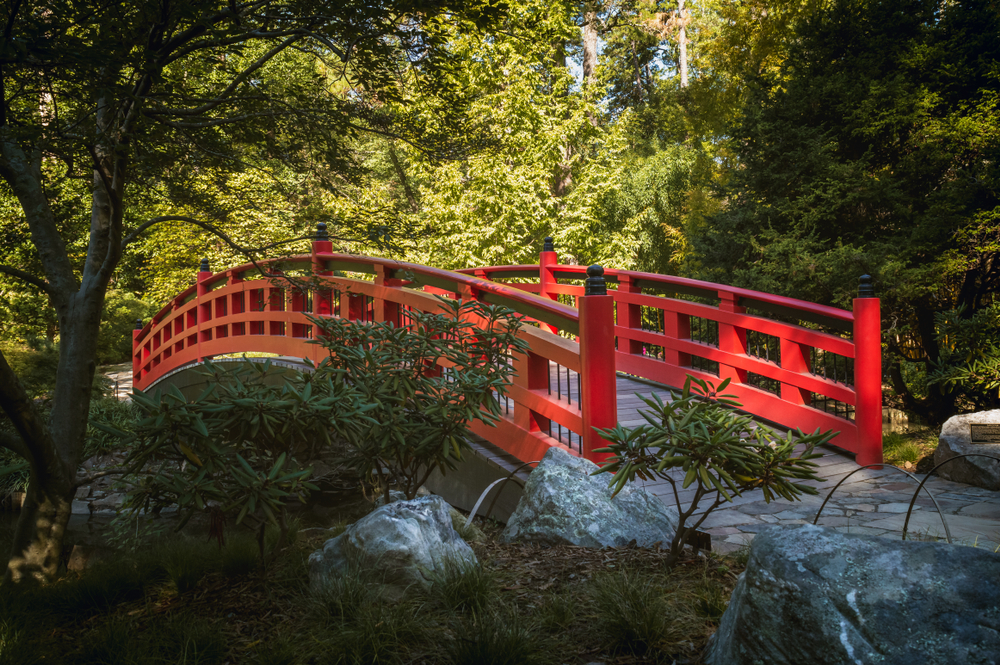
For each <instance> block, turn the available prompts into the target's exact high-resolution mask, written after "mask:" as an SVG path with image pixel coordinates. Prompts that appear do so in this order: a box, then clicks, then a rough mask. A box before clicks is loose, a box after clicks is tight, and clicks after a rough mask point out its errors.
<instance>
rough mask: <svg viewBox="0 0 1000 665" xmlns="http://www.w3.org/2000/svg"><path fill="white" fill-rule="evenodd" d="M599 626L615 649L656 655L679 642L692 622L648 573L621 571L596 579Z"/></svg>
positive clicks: (595, 595)
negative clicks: (663, 648)
mask: <svg viewBox="0 0 1000 665" xmlns="http://www.w3.org/2000/svg"><path fill="white" fill-rule="evenodd" d="M592 593H593V602H594V609H595V613H596V618H597V621H596V627H597V629H598V630H600V631H601V633H602V635H603V636H604V640H605V643H606V644H607V645H608V647H609V648H610V649H611V650H612V651H613V652H618V653H622V652H624V653H629V654H632V655H635V656H645V655H650V654H656V653H657V652H660V651H661V648H662V646H663V645H665V644H669V643H671V642H677V641H678V640H679V638H680V637H682V636H684V635H685V633H686V632H687V629H688V628H689V627H690V625H691V624H690V621H689V620H688V618H687V617H686V616H685V614H684V613H683V612H682V611H681V607H680V606H679V605H677V604H676V603H671V602H668V599H667V597H666V594H665V593H664V591H663V589H661V588H659V586H658V585H657V584H656V583H655V582H654V580H653V579H651V578H650V577H649V576H646V575H639V574H637V573H636V572H634V571H629V570H621V571H617V572H614V573H605V574H603V575H600V576H598V577H595V578H594V583H593V592H592Z"/></svg>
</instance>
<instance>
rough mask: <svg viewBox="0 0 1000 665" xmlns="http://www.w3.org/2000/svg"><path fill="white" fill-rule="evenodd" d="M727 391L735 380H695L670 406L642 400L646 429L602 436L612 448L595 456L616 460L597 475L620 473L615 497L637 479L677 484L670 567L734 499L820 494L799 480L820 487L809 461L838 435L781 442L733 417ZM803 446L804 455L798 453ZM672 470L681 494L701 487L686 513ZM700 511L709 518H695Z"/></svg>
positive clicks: (750, 422)
mask: <svg viewBox="0 0 1000 665" xmlns="http://www.w3.org/2000/svg"><path fill="white" fill-rule="evenodd" d="M728 385H729V379H726V380H725V381H723V382H722V383H720V384H719V385H718V386H716V385H714V384H711V383H707V382H705V381H702V380H700V379H695V378H693V377H691V376H688V378H687V381H685V383H684V389H683V390H682V391H681V392H680V394H679V395H675V394H674V393H673V392H672V391H671V393H670V399H669V400H668V401H667V402H663V401H662V400H661V399H660V398H659V396H657V395H654V396H653V398H652V399H650V398H646V397H641V396H640V398H641V399H642V400H643V401H644V402H645V403H646V404H647V405H648V406H649V407H650V410H649V411H640V413H641V414H642V417H643V418H645V419H646V421H647V424H645V425H640V426H639V427H623V426H622V425H621V424H619V425H617V426H616V427H614V428H611V429H606V430H601V435H602V436H603V437H605V438H606V439H607V440H608V441H609V442H610V445H609V446H608V447H606V448H601V449H600V450H598V451H596V452H607V453H612V454H613V457H610V458H609V459H608V460H607V461H606V462H605V463H604V464H603V465H602V466H601V468H600V469H598V470H597V471H595V472H594V473H595V474H598V473H612V474H614V475H613V477H612V478H611V481H610V482H609V483H608V485H609V486H610V487H614V494H617V493H618V492H620V491H621V489H622V488H623V487H625V484H626V483H628V482H631V481H632V480H634V479H635V478H636V477H638V478H641V479H642V480H653V479H654V478H659V479H661V480H665V481H667V482H668V483H669V484H670V487H671V489H672V490H673V495H674V501H675V502H676V505H677V512H678V521H677V531H676V532H675V534H674V538H673V540H672V541H671V543H670V556H669V559H668V562H673V561H676V560H677V558H678V557H679V556H680V554H681V552H682V551H683V549H684V545H685V544H686V543H687V542H688V541H689V540H690V539H691V537H692V536H693V535H694V532H695V531H696V530H697V529H698V527H699V526H701V524H702V522H704V521H705V519H707V518H708V516H709V515H710V514H711V513H712V511H714V510H715V509H716V508H718V507H719V506H721V505H722V504H723V503H726V502H730V501H732V500H733V497H734V496H740V495H742V494H743V492H746V491H750V490H754V489H761V490H763V493H764V501H766V502H768V503H770V502H771V500H772V499H774V498H775V497H781V498H783V499H786V500H788V501H792V500H794V499H797V498H799V497H800V496H801V495H802V494H811V495H815V494H817V491H816V489H815V488H814V487H812V486H810V485H806V484H804V483H801V482H796V481H803V480H812V481H814V480H820V478H819V476H817V475H816V473H815V471H814V469H815V468H816V463H815V462H811V461H809V460H812V459H815V458H817V457H820V455H819V454H815V453H813V452H812V451H813V449H814V448H815V447H816V446H818V445H821V444H823V443H825V442H826V441H828V440H830V438H832V437H833V432H826V433H820V432H819V430H818V429H817V430H816V432H814V433H813V434H804V433H802V432H801V431H797V432H795V433H794V435H793V433H792V432H789V433H788V435H787V436H786V437H785V438H784V439H782V438H781V437H779V436H777V435H776V434H775V433H774V431H773V430H771V429H770V428H768V427H766V426H764V425H761V424H759V423H757V422H756V421H754V419H753V418H752V417H750V416H747V415H742V414H739V413H737V412H736V411H734V408H739V406H740V403H739V402H736V401H734V400H733V397H734V395H725V394H721V391H723V390H725V389H726V386H728ZM798 446H803V447H804V448H803V450H802V451H801V452H798V453H797V452H796V451H795V449H796V448H797V447H798ZM671 469H681V470H682V471H683V472H684V479H683V481H681V482H680V489H687V488H688V487H690V486H691V485H692V484H693V485H694V488H695V491H694V495H693V496H692V497H691V501H690V503H689V504H688V505H687V506H685V505H684V504H683V503H682V501H681V498H680V493H679V489H678V481H676V480H674V479H673V478H672V477H671V476H670V474H669V471H670V470H671ZM705 499H707V500H709V501H711V503H710V504H709V506H708V507H707V508H706V507H703V506H702V503H701V502H702V500H705ZM699 509H701V510H702V511H703V512H701V514H700V515H697V516H696V513H698V511H699ZM689 520H693V522H689Z"/></svg>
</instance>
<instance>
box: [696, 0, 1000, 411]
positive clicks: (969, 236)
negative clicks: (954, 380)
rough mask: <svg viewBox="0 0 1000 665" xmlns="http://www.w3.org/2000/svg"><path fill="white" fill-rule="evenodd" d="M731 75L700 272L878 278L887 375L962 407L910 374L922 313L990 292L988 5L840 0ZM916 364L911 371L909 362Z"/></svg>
mask: <svg viewBox="0 0 1000 665" xmlns="http://www.w3.org/2000/svg"><path fill="white" fill-rule="evenodd" d="M794 26H795V35H796V37H795V39H794V40H791V41H790V42H789V45H788V47H787V48H788V51H787V53H788V55H787V58H786V59H784V60H783V61H781V63H780V64H779V65H777V66H776V68H774V69H773V70H771V69H766V68H762V69H761V70H759V71H758V72H756V73H752V74H746V78H745V79H744V80H743V83H744V84H745V86H746V93H745V94H746V102H745V103H744V105H743V107H742V116H741V117H740V119H739V120H738V122H736V123H735V124H734V125H733V126H732V127H731V133H732V146H733V150H734V151H735V153H736V157H737V158H738V162H739V167H738V168H735V169H733V170H732V171H731V172H730V173H729V180H728V181H727V182H726V183H725V184H724V188H723V191H722V195H723V196H724V197H725V200H726V202H727V205H726V209H725V210H723V211H722V212H720V213H719V214H717V215H714V216H712V217H711V218H710V219H709V220H708V222H707V224H706V226H705V228H704V230H703V232H702V233H700V234H698V235H696V236H695V237H694V238H693V243H694V248H695V253H696V257H697V259H698V261H700V265H701V268H700V270H699V274H700V275H701V276H704V277H708V278H712V279H715V280H717V281H723V282H735V283H738V284H740V285H743V286H749V287H752V288H757V289H761V290H764V291H772V292H777V293H784V294H787V295H792V296H797V297H802V298H805V299H808V300H814V301H818V302H823V303H828V304H834V305H839V306H848V305H849V302H850V299H851V298H852V297H853V295H854V292H855V289H856V283H857V282H856V280H857V278H858V276H859V275H861V274H863V273H869V274H872V275H873V276H875V278H876V283H877V288H878V293H879V295H880V297H881V298H882V302H883V315H884V318H883V321H884V328H885V329H886V331H887V334H886V337H885V340H884V341H885V343H886V345H887V349H888V352H889V354H890V355H889V361H888V362H887V363H886V366H887V367H888V369H889V378H890V380H891V381H892V383H893V386H894V388H895V390H896V392H897V394H898V395H899V396H900V399H901V400H902V402H903V404H904V405H905V406H906V407H907V408H909V409H910V410H912V411H916V412H918V413H922V414H924V415H925V416H926V417H928V418H929V419H930V420H931V421H935V422H940V421H941V420H943V419H945V418H947V417H948V416H949V415H951V414H952V413H954V412H955V411H956V409H960V408H964V407H965V406H967V405H963V404H962V403H961V402H960V397H961V394H960V393H961V391H957V390H954V389H953V384H950V383H945V382H936V383H933V384H931V385H930V386H929V387H928V390H927V393H926V395H925V396H923V397H921V396H920V395H919V394H917V393H915V392H914V390H913V389H912V387H913V386H914V385H915V384H914V383H912V382H910V381H908V380H907V375H908V374H909V375H911V376H912V375H915V376H918V377H922V376H924V375H925V370H926V369H927V368H933V367H936V366H938V365H939V363H940V362H941V355H942V349H941V346H940V344H939V342H938V330H937V328H936V326H935V314H936V313H938V312H944V311H948V310H952V309H956V308H958V307H961V308H962V310H961V311H962V314H961V316H963V317H968V318H972V317H975V316H976V313H977V312H978V311H980V310H981V309H983V308H985V307H988V306H989V305H990V303H991V302H992V298H993V295H992V294H993V293H995V292H996V291H997V289H998V287H1000V247H998V246H997V243H996V241H995V238H996V228H997V218H998V217H997V216H998V214H1000V198H998V194H997V192H998V191H1000V189H998V187H997V178H998V175H1000V172H998V170H997V169H998V167H997V164H998V163H1000V162H998V159H997V158H998V156H1000V131H998V129H1000V125H998V121H997V119H998V117H1000V114H998V111H1000V106H998V102H1000V97H998V95H997V86H998V80H1000V79H998V76H1000V12H998V11H997V8H996V5H995V4H993V3H990V2H985V1H980V0H969V1H967V2H959V3H948V4H944V5H942V4H941V3H938V2H932V1H929V0H884V1H874V0H839V1H838V2H835V3H832V4H831V5H830V6H829V7H828V8H826V9H822V10H820V11H817V12H816V13H814V14H812V15H805V17H804V18H802V19H800V20H798V21H797V22H795V24H794ZM914 363H915V364H916V365H917V367H916V369H917V370H919V371H917V372H914V371H912V370H913V369H914V367H913V364H914Z"/></svg>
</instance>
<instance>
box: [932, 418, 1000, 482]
mask: <svg viewBox="0 0 1000 665" xmlns="http://www.w3.org/2000/svg"><path fill="white" fill-rule="evenodd" d="M998 429H1000V409H993V410H992V411H980V412H978V413H964V414H962V415H960V416H952V417H951V418H949V419H948V421H947V422H946V423H945V424H944V427H942V428H941V436H940V437H938V447H937V450H935V451H934V463H935V464H941V463H943V462H946V461H948V460H950V459H954V461H953V462H950V463H948V464H945V465H944V466H942V467H940V468H939V469H938V470H937V474H938V475H940V476H941V477H942V478H944V479H945V480H953V481H955V482H959V483H965V484H967V485H975V486H976V487H982V488H984V489H988V490H993V491H994V492H995V491H997V490H1000V447H998V446H991V445H988V444H990V443H992V442H991V441H981V440H977V439H980V438H986V437H983V436H981V435H983V434H984V433H985V434H986V436H990V434H989V433H990V432H996V431H997V430H998ZM996 443H1000V441H997V442H996ZM963 455H969V457H962V456H963ZM955 458H957V459H955Z"/></svg>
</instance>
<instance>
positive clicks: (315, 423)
mask: <svg viewBox="0 0 1000 665" xmlns="http://www.w3.org/2000/svg"><path fill="white" fill-rule="evenodd" d="M204 374H205V375H206V376H207V377H208V378H209V388H208V389H207V390H205V392H204V393H202V394H201V395H200V396H199V397H198V398H197V399H194V400H190V401H189V400H188V399H186V398H185V396H184V395H183V394H182V393H181V392H180V390H178V389H177V388H176V387H173V386H171V388H170V389H169V390H168V391H167V392H165V393H161V392H160V391H157V392H156V393H154V394H152V395H150V394H148V393H144V392H142V391H140V390H136V391H135V393H134V396H133V400H134V402H135V404H136V406H137V407H138V408H139V410H140V411H141V412H142V414H143V415H144V416H145V417H144V418H143V419H142V420H140V421H139V422H138V423H137V424H136V425H135V427H134V429H133V431H132V432H131V433H126V432H123V431H121V430H118V429H115V428H112V427H110V426H108V425H107V424H99V425H98V426H99V427H101V428H102V429H104V430H105V431H109V432H112V433H115V434H117V435H119V436H120V437H122V438H124V439H128V440H130V443H131V445H130V451H129V454H128V456H127V458H126V460H125V468H126V470H127V474H128V475H127V480H131V481H132V488H131V490H130V491H129V499H128V502H127V504H126V506H127V507H128V508H131V509H133V510H139V509H143V510H150V509H152V510H159V509H161V508H163V507H165V506H167V505H170V504H173V503H176V504H177V505H178V506H179V507H180V510H181V512H182V515H183V519H182V521H181V523H180V526H179V528H181V527H183V526H184V525H185V524H186V523H187V521H188V520H189V519H190V518H191V517H192V516H193V515H194V514H195V513H196V512H201V511H205V510H208V511H209V512H210V515H211V526H210V528H211V533H213V534H215V535H217V536H218V537H219V539H220V542H221V540H222V537H223V524H224V522H225V518H226V516H227V515H228V516H230V517H231V516H233V515H235V522H236V523H237V524H240V523H242V522H244V521H247V522H249V523H250V526H251V527H253V528H255V529H256V530H257V533H258V544H259V546H260V550H261V560H262V561H263V555H264V532H265V528H266V526H267V525H268V524H272V525H274V526H276V527H277V528H278V529H279V533H280V536H279V543H278V547H279V548H280V547H281V546H282V544H283V543H284V541H285V536H286V534H287V532H288V526H287V521H286V518H285V515H286V506H287V503H288V502H289V501H291V500H300V501H301V500H304V499H305V496H306V494H307V493H308V492H309V491H310V490H315V489H317V488H316V487H315V486H314V485H311V484H310V483H309V482H308V478H309V476H310V474H311V472H312V469H311V468H309V467H308V466H306V463H307V462H308V461H309V460H311V459H313V458H315V457H316V455H317V453H318V452H319V451H320V450H322V448H323V447H324V446H326V445H329V444H330V443H331V440H332V436H335V435H336V434H337V433H338V432H340V431H341V430H342V428H343V427H344V425H345V424H346V423H350V422H351V421H352V420H353V419H355V418H358V417H359V416H360V415H361V414H362V412H363V410H364V405H362V404H361V403H360V401H359V399H358V394H357V391H355V390H353V389H352V388H351V386H350V385H349V384H347V383H345V382H344V381H343V380H342V378H341V377H340V376H339V372H336V371H330V372H326V373H324V375H323V376H317V375H315V374H312V373H298V372H293V373H291V374H290V375H289V376H279V377H275V376H274V372H273V371H272V367H271V364H270V361H265V362H264V363H251V362H247V363H241V364H239V365H238V366H236V367H235V368H234V369H230V370H224V369H223V368H222V367H220V366H219V365H213V364H211V363H209V364H207V365H206V369H205V370H204ZM276 378H277V379H278V381H275V379H276ZM282 379H283V380H282Z"/></svg>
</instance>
